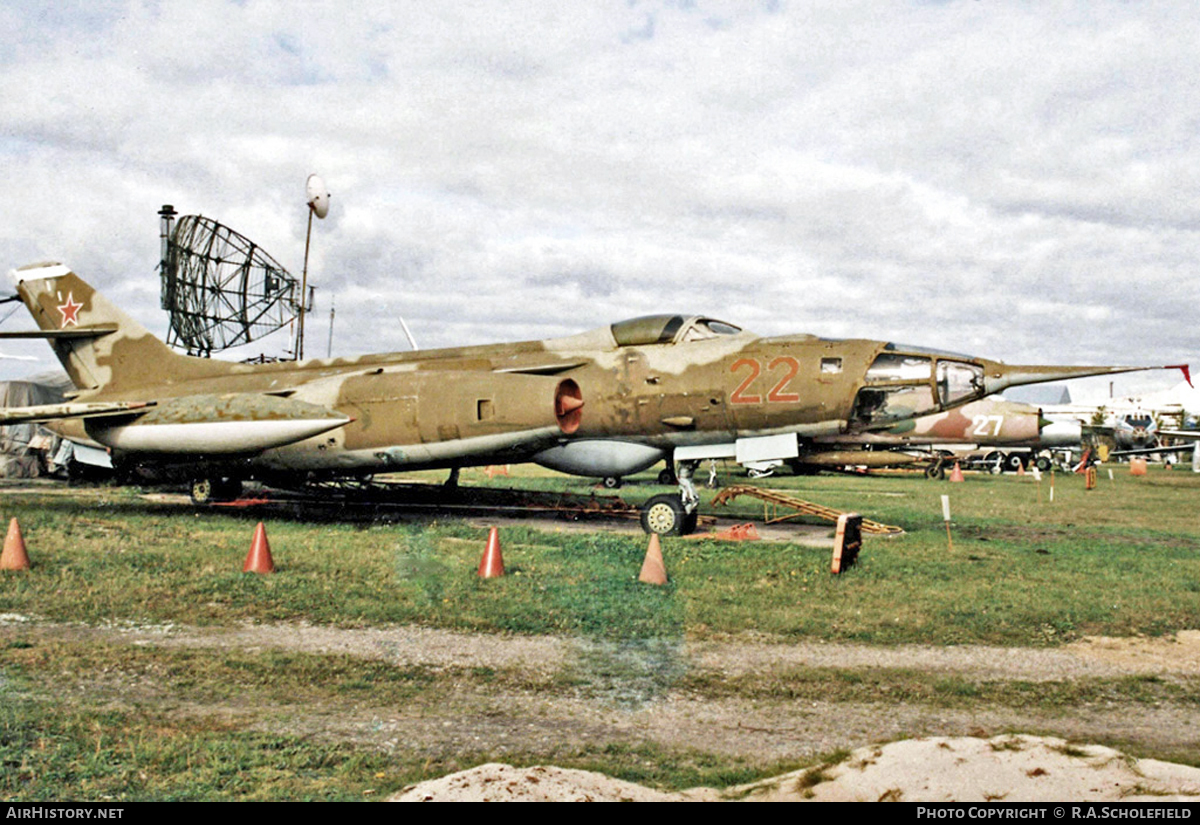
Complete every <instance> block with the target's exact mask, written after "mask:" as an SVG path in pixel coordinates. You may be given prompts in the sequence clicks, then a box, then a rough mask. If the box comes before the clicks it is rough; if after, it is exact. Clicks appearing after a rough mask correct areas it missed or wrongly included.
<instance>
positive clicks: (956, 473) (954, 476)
mask: <svg viewBox="0 0 1200 825" xmlns="http://www.w3.org/2000/svg"><path fill="white" fill-rule="evenodd" d="M950 480H951V481H962V480H963V474H962V467H959V466H958V462H957V461H956V462H954V469H953V470H951V471H950Z"/></svg>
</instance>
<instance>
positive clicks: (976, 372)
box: [937, 361, 983, 404]
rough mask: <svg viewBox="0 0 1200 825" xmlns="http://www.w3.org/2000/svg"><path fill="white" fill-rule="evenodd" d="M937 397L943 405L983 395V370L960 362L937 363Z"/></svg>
mask: <svg viewBox="0 0 1200 825" xmlns="http://www.w3.org/2000/svg"><path fill="white" fill-rule="evenodd" d="M937 384H938V395H940V396H941V398H942V403H943V404H954V403H956V402H958V401H961V400H962V399H964V398H968V397H970V396H977V395H982V394H983V368H982V367H978V366H976V365H974V364H964V363H962V362H961V361H938V366H937Z"/></svg>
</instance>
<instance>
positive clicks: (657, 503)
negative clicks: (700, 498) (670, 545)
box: [641, 493, 698, 536]
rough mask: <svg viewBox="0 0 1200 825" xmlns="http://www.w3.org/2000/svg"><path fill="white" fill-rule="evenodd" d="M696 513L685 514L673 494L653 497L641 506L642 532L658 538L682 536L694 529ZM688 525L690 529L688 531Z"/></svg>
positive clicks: (696, 518)
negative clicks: (656, 535)
mask: <svg viewBox="0 0 1200 825" xmlns="http://www.w3.org/2000/svg"><path fill="white" fill-rule="evenodd" d="M697 520H698V515H697V511H695V510H693V511H692V512H690V513H689V512H687V511H686V510H685V509H684V507H683V501H682V500H681V499H680V498H679V496H678V495H676V494H674V493H664V494H662V495H660V496H654V497H653V498H650V499H648V500H647V501H646V503H645V504H643V505H642V517H641V521H642V530H644V531H646V532H647V533H658V534H659V535H660V536H683V535H687V534H688V533H690V532H691V531H692V530H695V529H696V522H697ZM689 524H690V529H689Z"/></svg>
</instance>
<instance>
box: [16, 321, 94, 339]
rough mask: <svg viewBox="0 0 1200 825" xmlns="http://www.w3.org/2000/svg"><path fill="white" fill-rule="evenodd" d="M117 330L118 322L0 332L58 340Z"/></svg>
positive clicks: (90, 336)
mask: <svg viewBox="0 0 1200 825" xmlns="http://www.w3.org/2000/svg"><path fill="white" fill-rule="evenodd" d="M116 331H117V325H116V324H102V325H97V326H93V327H71V328H70V329H30V330H22V331H20V332H0V338H44V339H49V340H52V341H53V340H57V339H61V338H71V339H76V338H103V337H104V336H105V335H112V334H113V333H114V332H116Z"/></svg>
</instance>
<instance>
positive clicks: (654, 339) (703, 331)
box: [611, 315, 742, 347]
mask: <svg viewBox="0 0 1200 825" xmlns="http://www.w3.org/2000/svg"><path fill="white" fill-rule="evenodd" d="M611 329H612V335H613V338H614V339H615V340H616V342H617V346H619V347H644V346H647V345H649V344H680V343H684V342H686V341H703V340H705V339H708V338H716V337H718V336H721V335H737V334H738V333H739V332H741V331H742V328H741V327H735V326H734V325H733V324H727V323H725V322H724V321H718V320H716V319H715V318H705V317H704V316H701V315H691V316H688V315H643V316H642V317H640V318H630V319H629V320H627V321H618V322H617V323H615V324H613V325H612V327H611Z"/></svg>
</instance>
